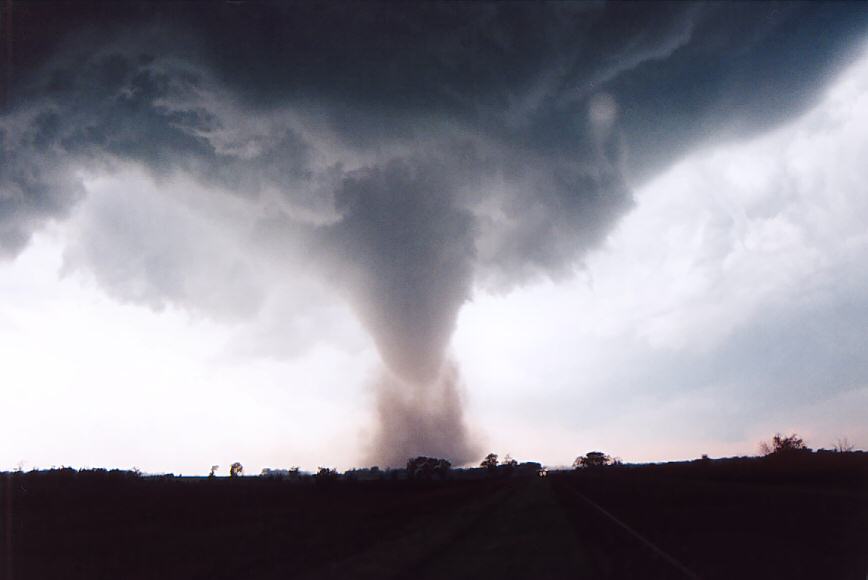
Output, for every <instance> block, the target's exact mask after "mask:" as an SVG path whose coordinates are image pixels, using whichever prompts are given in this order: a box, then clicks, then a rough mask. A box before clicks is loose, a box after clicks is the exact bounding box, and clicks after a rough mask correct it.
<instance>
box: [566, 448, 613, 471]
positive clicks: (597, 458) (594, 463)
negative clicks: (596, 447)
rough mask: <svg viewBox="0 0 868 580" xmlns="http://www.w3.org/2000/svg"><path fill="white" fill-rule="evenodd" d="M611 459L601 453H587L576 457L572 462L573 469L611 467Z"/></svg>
mask: <svg viewBox="0 0 868 580" xmlns="http://www.w3.org/2000/svg"><path fill="white" fill-rule="evenodd" d="M611 463H612V458H611V457H609V456H608V455H606V454H605V453H603V452H602V451H588V452H587V453H586V454H585V455H583V456H582V455H580V456H578V457H576V460H575V461H573V469H579V468H587V467H605V466H606V465H611Z"/></svg>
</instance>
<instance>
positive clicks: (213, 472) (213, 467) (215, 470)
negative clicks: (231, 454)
mask: <svg viewBox="0 0 868 580" xmlns="http://www.w3.org/2000/svg"><path fill="white" fill-rule="evenodd" d="M218 469H220V466H219V465H212V466H211V471H210V472H209V473H208V477H209V478H213V477H214V475H215V474H216V473H217V470H218Z"/></svg>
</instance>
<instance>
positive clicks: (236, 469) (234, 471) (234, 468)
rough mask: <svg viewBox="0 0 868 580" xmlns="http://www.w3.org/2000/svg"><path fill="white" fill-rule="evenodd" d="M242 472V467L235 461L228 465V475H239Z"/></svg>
mask: <svg viewBox="0 0 868 580" xmlns="http://www.w3.org/2000/svg"><path fill="white" fill-rule="evenodd" d="M243 474H244V467H243V466H242V465H241V464H240V463H238V462H237V461H236V462H235V463H233V464H232V465H231V466H230V467H229V477H239V476H241V475H243Z"/></svg>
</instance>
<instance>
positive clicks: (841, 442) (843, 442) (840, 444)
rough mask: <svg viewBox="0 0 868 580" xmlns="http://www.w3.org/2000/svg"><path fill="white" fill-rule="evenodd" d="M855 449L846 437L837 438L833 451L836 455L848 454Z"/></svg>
mask: <svg viewBox="0 0 868 580" xmlns="http://www.w3.org/2000/svg"><path fill="white" fill-rule="evenodd" d="M855 448H856V446H855V445H853V444H852V443H850V440H849V439H847V438H846V437H839V438H838V441H836V442H835V447H834V449H835V451H837V452H838V453H849V452H851V451H853V450H854V449H855Z"/></svg>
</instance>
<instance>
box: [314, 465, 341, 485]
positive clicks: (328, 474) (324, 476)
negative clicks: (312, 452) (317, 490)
mask: <svg viewBox="0 0 868 580" xmlns="http://www.w3.org/2000/svg"><path fill="white" fill-rule="evenodd" d="M313 479H314V481H315V482H316V484H317V485H319V486H326V485H327V486H331V485H332V483H334V482H335V481H337V480H338V472H337V470H336V469H331V468H328V467H318V468H317V471H316V475H314V476H313Z"/></svg>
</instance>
